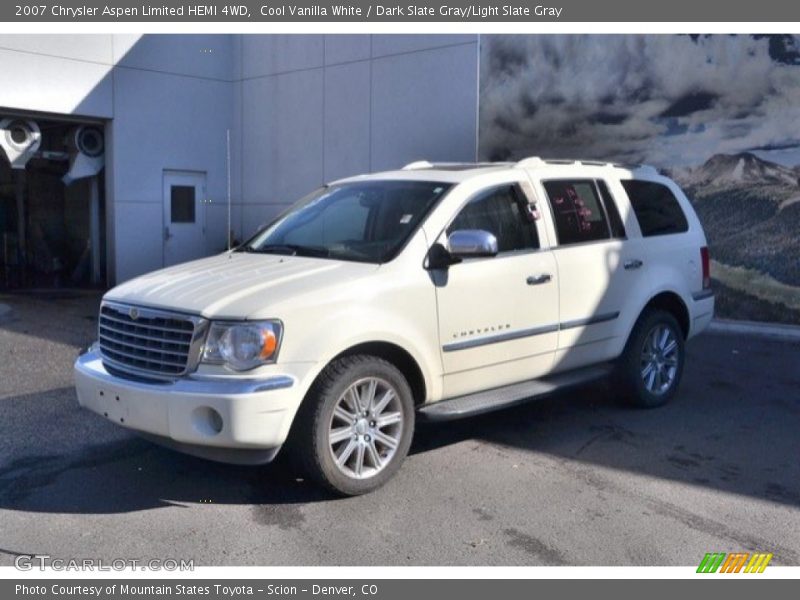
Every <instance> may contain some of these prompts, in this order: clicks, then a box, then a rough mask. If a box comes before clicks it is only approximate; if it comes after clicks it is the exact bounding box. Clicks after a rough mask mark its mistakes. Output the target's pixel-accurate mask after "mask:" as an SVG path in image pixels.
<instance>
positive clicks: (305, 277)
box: [105, 252, 378, 319]
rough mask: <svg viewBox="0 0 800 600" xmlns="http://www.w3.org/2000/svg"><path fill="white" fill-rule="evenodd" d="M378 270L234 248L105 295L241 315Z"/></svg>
mask: <svg viewBox="0 0 800 600" xmlns="http://www.w3.org/2000/svg"><path fill="white" fill-rule="evenodd" d="M376 269H378V265H375V264H369V263H357V262H349V261H338V260H328V259H319V258H306V257H299V256H283V255H276V254H251V253H244V252H232V253H230V254H228V253H225V254H222V255H219V256H213V257H211V258H204V259H201V260H195V261H192V262H188V263H183V264H180V265H176V266H174V267H169V268H166V269H161V270H159V271H154V272H152V273H148V274H147V275H142V276H140V277H136V278H135V279H131V280H130V281H127V282H125V283H123V284H121V285H118V286H117V287H115V288H113V289H112V290H111V291H109V292H108V293H107V294H106V295H105V299H107V300H114V301H117V302H125V303H129V304H136V305H139V306H149V307H152V308H164V309H171V310H178V311H182V312H188V313H193V314H198V315H202V316H204V317H209V318H231V319H242V318H247V317H251V316H253V315H254V314H255V313H257V312H262V311H264V309H270V308H273V307H276V306H277V305H279V304H281V303H283V302H286V301H291V300H292V298H297V297H298V296H300V295H303V294H306V293H308V292H313V293H315V294H319V293H320V292H321V291H322V290H324V289H326V288H330V287H332V286H343V285H347V284H348V283H349V282H352V281H353V280H354V279H358V278H361V277H363V276H365V275H368V274H370V273H374V272H375V271H376ZM262 316H263V315H261V316H257V317H254V318H261V317H262ZM272 316H276V317H279V316H280V315H272Z"/></svg>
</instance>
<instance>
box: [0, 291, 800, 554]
mask: <svg viewBox="0 0 800 600" xmlns="http://www.w3.org/2000/svg"><path fill="white" fill-rule="evenodd" d="M0 303H2V304H5V305H8V306H9V307H10V308H11V311H10V312H8V313H6V314H5V315H4V316H2V318H0V565H10V564H13V561H14V557H15V556H16V555H18V554H47V555H50V556H51V557H58V558H63V559H66V560H69V559H80V558H102V559H104V560H108V561H110V560H113V559H118V558H122V559H137V560H143V559H168V558H172V559H184V560H194V562H195V564H196V565H696V564H698V563H699V561H700V559H701V558H702V557H703V555H704V554H705V553H706V552H712V551H720V552H733V551H764V552H772V553H774V555H775V557H774V558H773V562H772V564H776V565H777V564H783V565H800V461H799V460H798V459H799V458H800V342H797V341H794V342H792V341H780V340H766V339H759V338H757V337H752V336H747V335H730V334H719V333H713V334H711V333H709V334H705V335H703V336H701V337H699V338H697V339H696V340H693V341H692V342H691V343H690V344H689V354H688V360H687V365H686V370H685V375H684V380H683V383H682V386H681V389H680V392H679V394H678V396H677V397H676V398H675V400H674V401H673V402H672V403H671V404H669V405H668V406H666V407H663V408H660V409H654V410H636V409H630V408H626V407H624V406H621V405H620V404H619V402H618V401H617V399H616V398H615V395H614V391H613V389H612V388H611V387H610V386H609V385H606V384H596V385H592V386H588V387H582V388H579V389H576V390H572V391H570V392H568V393H562V394H559V395H558V396H554V397H551V398H548V399H544V400H539V401H536V402H534V403H531V404H528V405H526V406H523V407H519V408H515V409H511V410H507V411H504V412H498V413H494V414H491V415H484V416H480V417H475V418H472V419H468V420H464V421H459V422H453V423H444V424H436V425H426V426H424V427H423V426H420V427H419V428H418V431H417V434H416V437H415V440H414V444H413V446H412V450H411V455H410V456H409V457H408V459H407V460H406V462H405V464H404V466H403V468H402V469H401V471H400V473H399V474H398V476H397V477H396V478H395V479H394V480H392V481H391V482H390V483H389V484H388V485H386V486H385V487H384V488H382V489H381V490H379V491H378V492H376V493H373V494H370V495H367V496H362V497H359V498H350V499H338V498H333V497H331V496H329V495H327V494H325V493H323V492H321V491H319V490H318V489H316V488H315V487H314V486H313V485H311V484H310V483H308V482H306V481H303V480H302V479H299V478H298V477H297V475H296V473H294V472H293V471H292V470H291V468H290V467H289V466H288V465H287V464H285V461H284V462H281V461H278V463H277V464H272V465H267V466H264V467H233V466H227V465H220V464H216V463H211V462H206V461H203V460H200V459H195V458H191V457H187V456H183V455H179V454H176V453H174V452H172V451H169V450H165V449H162V448H160V447H157V446H154V445H151V444H150V443H148V442H146V441H143V440H141V439H140V438H138V437H137V436H135V435H134V434H132V433H131V432H129V431H126V430H124V429H121V428H119V427H116V426H114V425H112V424H111V423H109V422H107V421H105V420H103V419H102V418H100V417H98V416H96V415H94V414H91V413H89V412H86V411H84V410H82V409H80V408H79V407H78V404H77V401H76V398H75V392H74V390H73V387H72V363H73V361H74V359H75V357H76V356H77V354H78V351H79V349H80V347H81V346H83V345H85V344H86V343H88V342H90V341H91V340H92V339H93V337H94V333H95V328H96V319H95V315H96V311H97V306H98V303H99V297H98V296H97V295H92V294H72V293H63V294H55V295H52V294H45V295H35V296H30V295H27V296H17V295H4V296H3V295H0Z"/></svg>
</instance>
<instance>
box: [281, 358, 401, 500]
mask: <svg viewBox="0 0 800 600" xmlns="http://www.w3.org/2000/svg"><path fill="white" fill-rule="evenodd" d="M413 434H414V400H413V396H412V393H411V388H410V387H409V385H408V382H407V381H406V379H405V377H404V376H403V374H402V373H401V372H400V371H399V370H398V369H397V368H396V367H395V366H394V365H392V364H391V363H389V362H387V361H385V360H383V359H380V358H377V357H374V356H366V355H357V356H347V357H344V358H340V359H338V360H336V361H334V362H332V363H331V364H330V365H328V366H327V367H326V368H325V370H324V371H323V372H322V374H321V375H320V376H319V378H318V379H317V381H316V382H315V383H314V385H313V386H312V389H311V390H310V391H309V394H308V396H307V397H306V399H305V401H304V402H303V405H302V406H301V407H300V411H299V412H298V415H297V420H296V428H295V431H293V432H292V440H291V445H292V448H291V451H292V453H293V455H294V458H295V461H296V462H299V463H300V466H301V467H302V469H303V470H304V471H305V472H306V473H307V474H308V476H309V477H310V478H311V479H312V480H314V481H315V482H317V483H318V484H320V485H322V486H323V487H326V488H328V489H330V490H332V491H334V492H336V493H338V494H341V495H345V496H356V495H359V494H365V493H367V492H371V491H373V490H375V489H377V488H379V487H381V486H382V485H383V484H385V483H386V482H387V481H388V480H389V479H391V477H392V476H393V475H394V474H395V473H396V472H397V470H398V469H399V468H400V465H401V463H402V462H403V460H404V459H405V457H406V455H407V454H408V449H409V447H410V446H411V438H412V437H413Z"/></svg>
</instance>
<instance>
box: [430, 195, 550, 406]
mask: <svg viewBox="0 0 800 600" xmlns="http://www.w3.org/2000/svg"><path fill="white" fill-rule="evenodd" d="M458 229H480V230H484V231H488V232H490V233H492V234H494V235H495V237H496V238H497V241H498V249H499V252H498V254H497V256H494V257H491V258H474V259H467V260H464V261H463V262H461V263H459V264H455V265H452V266H451V267H450V268H449V269H448V272H447V277H446V279H445V280H444V281H442V282H441V283H440V284H439V285H437V288H436V300H437V304H438V313H439V336H440V339H441V342H442V363H443V367H444V382H443V383H444V393H445V396H446V397H453V396H459V395H462V394H468V393H471V392H474V391H476V390H480V389H486V388H489V387H499V386H502V385H506V384H510V383H515V382H518V381H524V380H527V379H533V378H536V377H540V376H541V375H543V374H545V373H547V372H548V371H549V369H550V368H551V366H552V363H553V357H554V353H555V349H556V343H557V339H558V279H557V273H556V263H555V259H554V257H553V254H552V252H551V251H550V250H549V249H547V248H543V247H542V245H540V243H539V240H540V239H541V238H540V232H539V231H538V228H537V222H534V221H533V218H532V216H530V213H529V211H528V207H527V199H526V197H525V195H524V193H523V192H522V191H521V189H520V188H519V186H518V185H516V184H506V185H501V186H497V187H493V188H491V189H489V190H485V191H483V192H480V193H478V194H477V195H476V196H475V197H473V198H472V199H471V200H470V201H469V202H468V203H467V204H466V205H465V206H464V207H463V208H462V209H461V211H460V212H459V214H458V215H457V216H456V218H455V220H454V221H453V222H452V223H451V224H450V226H449V227H448V228H447V231H446V234H448V235H449V234H450V233H452V232H453V231H455V230H458Z"/></svg>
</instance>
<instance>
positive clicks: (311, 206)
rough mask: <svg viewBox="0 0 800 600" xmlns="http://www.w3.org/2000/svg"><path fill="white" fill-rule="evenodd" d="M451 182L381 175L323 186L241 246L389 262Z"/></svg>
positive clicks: (270, 251)
mask: <svg viewBox="0 0 800 600" xmlns="http://www.w3.org/2000/svg"><path fill="white" fill-rule="evenodd" d="M450 187H451V184H448V183H441V182H431V181H389V180H382V181H363V182H357V183H343V184H340V185H331V186H327V187H324V188H320V189H319V190H317V191H315V192H313V193H311V194H309V195H308V196H306V197H305V198H303V199H302V200H300V201H299V202H297V203H296V204H295V205H294V206H292V207H291V208H290V209H289V210H288V211H286V212H285V213H284V214H282V215H281V216H279V217H278V218H277V219H276V220H275V221H273V222H272V223H271V224H270V225H269V226H267V227H266V228H265V229H263V230H262V231H260V232H259V233H257V234H256V235H255V236H253V238H251V239H250V240H249V241H248V242H246V243H245V244H244V245H242V246H240V247H239V248H238V249H237V250H238V251H239V252H263V253H270V254H293V255H298V256H316V257H320V258H333V259H341V260H354V261H362V262H371V263H382V262H386V261H389V260H391V259H392V258H394V257H395V256H396V255H397V253H398V252H399V251H400V250H401V249H402V247H403V246H404V245H405V243H406V241H407V240H408V239H409V238H410V237H411V234H412V233H413V232H414V231H415V230H416V229H417V226H418V225H419V224H420V222H421V221H422V219H423V218H424V217H425V215H427V214H428V212H429V211H430V210H431V208H433V206H434V205H435V204H436V203H437V202H438V201H439V200H440V199H441V198H442V197H443V196H444V194H445V192H446V191H447V190H448V189H449V188H450Z"/></svg>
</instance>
